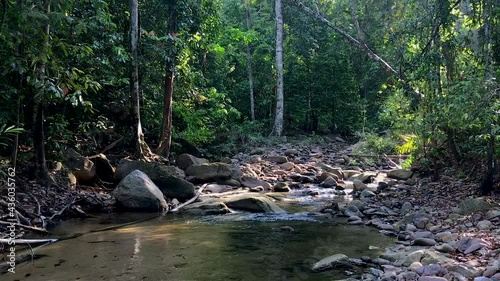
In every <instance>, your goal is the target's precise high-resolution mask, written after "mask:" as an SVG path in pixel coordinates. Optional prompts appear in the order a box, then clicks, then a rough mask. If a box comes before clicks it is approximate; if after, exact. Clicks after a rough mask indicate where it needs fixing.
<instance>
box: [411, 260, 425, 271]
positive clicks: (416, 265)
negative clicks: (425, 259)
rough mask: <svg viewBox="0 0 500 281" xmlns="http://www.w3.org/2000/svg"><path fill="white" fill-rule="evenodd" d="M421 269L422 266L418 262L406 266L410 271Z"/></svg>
mask: <svg viewBox="0 0 500 281" xmlns="http://www.w3.org/2000/svg"><path fill="white" fill-rule="evenodd" d="M420 267H422V264H421V263H420V262H418V261H416V262H412V263H411V264H410V266H408V268H409V269H411V270H417V269H418V268H420Z"/></svg>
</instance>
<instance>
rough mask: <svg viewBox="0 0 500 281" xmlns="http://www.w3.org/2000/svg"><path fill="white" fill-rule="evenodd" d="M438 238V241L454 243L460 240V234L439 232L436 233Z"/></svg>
mask: <svg viewBox="0 0 500 281" xmlns="http://www.w3.org/2000/svg"><path fill="white" fill-rule="evenodd" d="M436 238H437V240H438V241H442V242H446V243H448V242H451V241H454V240H456V239H457V238H458V234H456V233H455V234H452V233H451V232H450V231H444V232H439V233H436Z"/></svg>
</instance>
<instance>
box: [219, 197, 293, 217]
mask: <svg viewBox="0 0 500 281" xmlns="http://www.w3.org/2000/svg"><path fill="white" fill-rule="evenodd" d="M222 200H223V202H224V203H225V204H226V205H227V206H228V207H229V208H232V209H236V210H242V211H248V212H252V213H285V211H284V210H283V209H281V208H280V207H278V205H276V204H275V203H274V202H272V201H271V200H269V199H268V198H267V197H264V196H258V195H257V196H255V195H239V196H233V197H228V198H223V199H222Z"/></svg>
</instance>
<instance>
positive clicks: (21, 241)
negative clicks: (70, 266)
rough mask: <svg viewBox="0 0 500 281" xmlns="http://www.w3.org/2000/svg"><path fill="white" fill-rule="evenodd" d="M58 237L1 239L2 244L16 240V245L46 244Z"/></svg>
mask: <svg viewBox="0 0 500 281" xmlns="http://www.w3.org/2000/svg"><path fill="white" fill-rule="evenodd" d="M56 241H57V239H12V240H10V239H0V244H6V245H7V244H9V243H12V242H14V244H15V245H35V244H46V243H54V242H56Z"/></svg>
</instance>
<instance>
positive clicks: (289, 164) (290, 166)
mask: <svg viewBox="0 0 500 281" xmlns="http://www.w3.org/2000/svg"><path fill="white" fill-rule="evenodd" d="M293 168H295V164H293V163H292V162H285V163H283V164H281V165H280V169H282V170H285V171H291V170H293Z"/></svg>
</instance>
